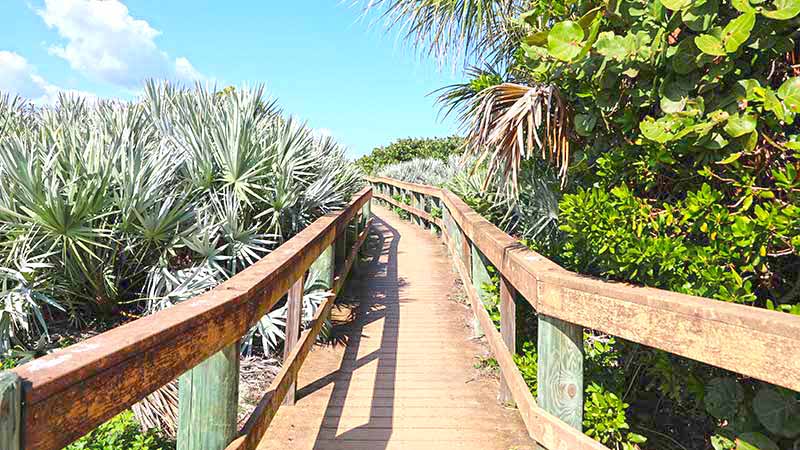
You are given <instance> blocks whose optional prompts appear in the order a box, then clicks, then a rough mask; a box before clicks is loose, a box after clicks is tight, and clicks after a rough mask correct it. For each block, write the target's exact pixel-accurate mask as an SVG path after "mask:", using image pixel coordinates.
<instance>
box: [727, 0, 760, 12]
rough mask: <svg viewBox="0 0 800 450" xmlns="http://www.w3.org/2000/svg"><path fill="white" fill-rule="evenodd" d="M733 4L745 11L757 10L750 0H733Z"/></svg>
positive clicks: (737, 8) (738, 9) (739, 9)
mask: <svg viewBox="0 0 800 450" xmlns="http://www.w3.org/2000/svg"><path fill="white" fill-rule="evenodd" d="M731 5H733V7H734V8H736V10H737V11H739V12H743V13H752V12H755V11H756V9H755V8H753V5H751V4H750V1H749V0H731Z"/></svg>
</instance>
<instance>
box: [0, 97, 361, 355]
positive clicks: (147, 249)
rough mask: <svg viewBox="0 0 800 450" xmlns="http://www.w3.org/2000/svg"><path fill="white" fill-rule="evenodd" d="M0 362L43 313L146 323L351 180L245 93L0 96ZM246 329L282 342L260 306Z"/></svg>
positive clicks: (266, 104)
mask: <svg viewBox="0 0 800 450" xmlns="http://www.w3.org/2000/svg"><path fill="white" fill-rule="evenodd" d="M0 124H4V125H3V126H4V127H5V131H4V132H3V133H1V134H0V179H2V180H3V181H4V183H2V185H1V186H0V300H2V309H0V352H6V351H8V349H9V348H11V347H12V346H15V345H22V346H26V347H32V346H36V345H37V344H38V343H39V341H40V338H42V337H44V338H45V340H46V338H47V324H48V322H49V321H51V320H52V319H53V316H55V317H56V318H57V319H59V320H63V319H64V318H65V317H64V316H66V318H68V319H70V321H71V323H72V324H77V325H80V326H83V325H86V324H87V323H88V322H90V321H91V320H92V319H93V318H95V317H98V316H101V317H103V318H108V317H114V316H115V315H116V314H118V313H120V312H123V311H124V310H131V309H132V310H134V312H136V313H142V312H144V313H149V312H152V311H156V310H159V309H162V308H165V307H168V306H170V305H172V304H174V303H176V302H179V301H182V300H185V299H187V298H189V297H192V296H194V295H196V294H198V293H201V292H203V291H205V290H207V289H210V288H212V287H213V286H215V285H216V284H218V283H220V282H222V281H224V280H226V279H228V278H230V277H231V276H233V275H234V274H236V273H238V272H239V271H241V270H242V269H244V268H245V267H247V266H249V265H250V264H252V263H253V262H255V261H256V260H258V259H259V258H261V257H263V256H264V255H265V254H267V253H268V252H270V251H271V250H272V249H273V248H275V247H276V246H277V245H279V244H280V243H281V242H282V241H283V240H285V239H287V238H289V237H291V236H292V235H294V234H295V233H297V232H298V231H300V230H301V229H303V228H304V227H305V226H306V225H308V224H309V223H310V222H311V221H313V220H314V219H315V218H317V217H319V216H320V215H323V214H325V213H327V212H329V211H332V210H334V209H337V208H340V207H341V206H342V205H344V204H345V202H346V201H347V200H349V198H350V196H351V195H352V194H353V193H354V192H355V191H356V190H357V189H358V188H359V186H360V185H361V180H360V175H359V172H358V170H357V169H356V168H355V167H353V166H352V164H350V163H349V162H348V161H347V160H346V159H345V157H344V149H343V148H342V147H341V146H339V145H337V144H336V143H335V142H334V141H333V140H331V139H329V138H319V137H316V136H315V135H314V134H313V132H312V130H311V129H309V128H308V127H306V126H305V125H303V124H301V123H298V122H297V121H294V120H291V119H285V118H284V117H283V116H282V115H281V113H280V110H279V109H278V108H277V106H276V104H275V101H273V100H270V99H268V98H267V97H266V96H265V94H264V91H263V89H262V88H261V87H257V88H255V89H240V90H236V89H230V90H226V91H225V92H224V93H221V94H220V93H216V92H213V91H210V90H207V89H203V88H200V87H198V88H195V89H191V90H190V89H180V88H175V87H173V86H172V85H170V84H169V83H156V82H149V83H148V84H147V85H146V86H145V88H144V94H143V96H142V98H141V99H140V100H137V101H135V102H130V103H123V102H117V101H115V102H103V101H100V102H97V103H88V102H86V101H83V100H80V99H76V98H70V97H66V96H62V97H61V98H60V99H59V102H58V103H57V104H56V105H54V106H45V107H40V108H33V109H26V108H23V107H21V106H20V104H18V103H17V102H16V101H15V100H11V99H8V98H5V99H3V100H1V101H0ZM271 314H272V315H270V316H266V317H265V318H264V319H262V321H260V322H259V324H258V325H257V327H256V328H254V330H253V331H252V332H251V333H249V334H248V335H247V336H246V337H247V339H246V340H245V345H244V346H243V348H244V349H245V350H246V351H250V349H252V347H253V346H252V345H251V344H252V342H253V338H254V337H255V336H258V335H261V337H262V347H263V348H264V350H265V351H269V350H270V349H271V348H274V347H275V345H276V344H277V341H278V340H279V339H282V331H281V330H280V328H281V327H282V322H281V320H280V317H278V316H280V315H281V314H285V310H278V311H273V312H272V313H271Z"/></svg>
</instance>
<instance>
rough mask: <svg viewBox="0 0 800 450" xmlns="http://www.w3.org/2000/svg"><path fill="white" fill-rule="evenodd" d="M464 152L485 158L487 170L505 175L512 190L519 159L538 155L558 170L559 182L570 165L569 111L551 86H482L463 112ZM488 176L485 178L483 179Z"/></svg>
mask: <svg viewBox="0 0 800 450" xmlns="http://www.w3.org/2000/svg"><path fill="white" fill-rule="evenodd" d="M461 121H462V123H463V126H464V127H465V129H466V132H467V136H466V138H467V152H468V154H470V153H471V154H475V155H478V157H479V160H478V164H480V163H481V162H483V161H487V162H488V165H489V172H490V173H495V172H497V171H500V172H502V173H504V174H506V175H507V178H508V181H510V183H509V184H508V187H509V188H510V189H511V190H512V191H516V186H517V182H518V174H519V169H520V165H521V163H522V160H523V159H525V158H528V157H532V156H534V155H536V153H540V154H541V157H542V158H544V159H548V160H550V161H551V162H552V163H553V164H554V165H555V166H556V167H558V168H559V176H560V178H561V180H562V183H563V182H564V181H565V180H566V175H567V167H568V164H569V140H568V139H567V133H568V130H569V115H568V112H567V106H566V104H565V103H564V101H563V99H562V98H561V96H560V95H559V93H558V90H557V89H556V88H555V87H553V86H548V85H535V86H524V85H521V84H515V83H502V84H498V85H495V86H491V87H488V88H486V89H484V90H482V91H481V92H480V93H479V94H478V95H476V96H475V97H473V98H471V99H469V100H468V101H467V103H466V104H465V105H464V107H463V109H462V111H461ZM487 180H488V178H487Z"/></svg>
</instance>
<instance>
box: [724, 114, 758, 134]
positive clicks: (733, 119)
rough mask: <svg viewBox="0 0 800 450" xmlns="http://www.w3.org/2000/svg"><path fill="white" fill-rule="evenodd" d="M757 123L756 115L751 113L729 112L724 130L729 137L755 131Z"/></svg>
mask: <svg viewBox="0 0 800 450" xmlns="http://www.w3.org/2000/svg"><path fill="white" fill-rule="evenodd" d="M757 123H758V120H757V119H756V116H754V115H752V114H731V116H730V117H729V118H728V123H727V124H725V128H724V130H725V132H726V133H728V135H730V136H731V137H739V136H744V135H745V134H747V133H752V132H753V131H755V129H756V124H757Z"/></svg>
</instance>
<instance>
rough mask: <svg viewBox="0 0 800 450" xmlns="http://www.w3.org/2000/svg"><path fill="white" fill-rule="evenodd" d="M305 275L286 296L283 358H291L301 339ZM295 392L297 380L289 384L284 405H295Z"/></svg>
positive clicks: (285, 359)
mask: <svg viewBox="0 0 800 450" xmlns="http://www.w3.org/2000/svg"><path fill="white" fill-rule="evenodd" d="M303 278H304V277H300V278H298V279H297V281H295V282H294V284H293V285H292V287H291V288H289V295H288V296H287V298H286V342H285V344H284V346H283V360H284V361H287V360H288V359H289V354H290V353H292V350H294V348H295V346H297V341H298V339H300V326H301V324H302V318H303V286H304V281H305V280H304V279H303ZM295 394H297V380H295V382H294V383H292V385H291V386H289V390H288V391H287V392H286V397H285V398H284V399H283V404H284V405H294V402H295Z"/></svg>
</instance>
